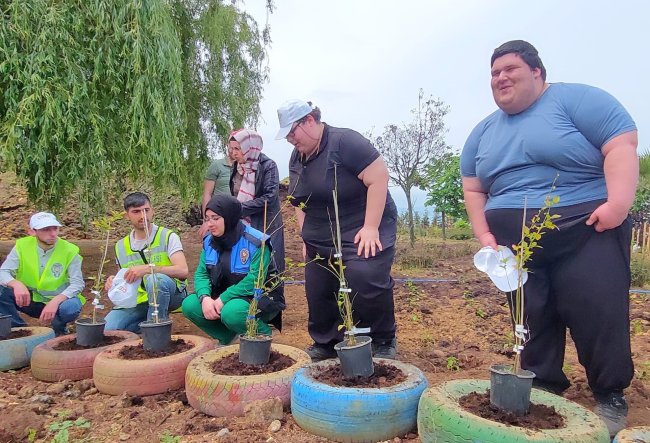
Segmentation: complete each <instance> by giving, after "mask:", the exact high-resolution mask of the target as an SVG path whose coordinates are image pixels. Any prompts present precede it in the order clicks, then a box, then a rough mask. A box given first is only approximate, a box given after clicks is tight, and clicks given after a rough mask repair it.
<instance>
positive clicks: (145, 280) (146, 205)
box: [105, 192, 188, 333]
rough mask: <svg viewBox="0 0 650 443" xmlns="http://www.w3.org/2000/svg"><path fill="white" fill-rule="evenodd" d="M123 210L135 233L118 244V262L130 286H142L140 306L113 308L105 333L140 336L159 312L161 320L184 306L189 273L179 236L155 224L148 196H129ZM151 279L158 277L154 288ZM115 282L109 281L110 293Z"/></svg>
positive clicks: (135, 194)
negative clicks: (149, 321)
mask: <svg viewBox="0 0 650 443" xmlns="http://www.w3.org/2000/svg"><path fill="white" fill-rule="evenodd" d="M124 210H125V211H126V218H127V219H128V220H129V221H130V222H131V226H132V227H133V229H132V230H131V233H130V234H129V235H127V236H126V237H124V238H123V239H121V240H120V241H118V242H117V243H116V244H115V258H116V260H117V264H118V265H119V266H120V268H123V269H127V271H126V273H125V274H124V280H125V281H126V282H127V283H134V282H136V281H141V283H140V286H139V288H138V296H137V305H136V306H135V307H133V308H113V310H111V312H109V313H108V315H107V316H106V327H105V329H106V330H115V329H119V330H125V331H131V332H136V333H137V332H140V325H139V324H140V322H142V321H145V320H151V319H152V317H153V314H154V312H155V311H156V310H157V311H158V318H159V319H161V320H162V319H165V318H167V317H168V316H169V314H168V313H169V311H173V310H175V309H177V308H179V307H180V306H181V304H182V303H183V299H184V298H185V297H186V295H187V291H186V289H185V288H186V286H187V281H186V279H187V275H188V269H187V261H186V260H185V254H184V253H183V245H182V244H181V240H180V238H179V236H178V234H176V233H174V232H172V231H171V230H170V229H167V228H163V227H161V226H156V225H155V224H153V223H152V218H153V215H154V212H153V209H152V208H151V202H150V200H149V197H148V196H147V195H146V194H144V193H142V192H133V193H131V194H129V195H127V196H126V197H125V198H124ZM152 270H153V273H152ZM152 275H155V285H154V279H153V278H152ZM113 278H114V276H110V277H108V278H107V279H106V285H105V288H106V290H107V291H108V290H109V289H110V288H111V285H112V283H113ZM154 288H155V290H156V294H155V295H156V296H155V297H154V296H153V295H154ZM154 301H155V303H154Z"/></svg>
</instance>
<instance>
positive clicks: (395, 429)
mask: <svg viewBox="0 0 650 443" xmlns="http://www.w3.org/2000/svg"><path fill="white" fill-rule="evenodd" d="M374 360H375V362H376V363H377V362H381V363H384V364H387V365H391V366H395V367H397V368H398V369H400V370H402V371H403V372H404V373H405V374H406V375H407V378H406V380H405V381H403V382H402V383H399V384H397V385H395V386H391V387H388V388H381V389H378V388H346V387H334V386H329V385H326V384H324V383H321V382H318V381H316V380H315V379H314V378H313V377H312V376H311V373H312V371H313V370H314V369H317V368H318V369H320V368H325V367H328V366H334V365H338V364H339V363H338V360H324V361H321V362H318V363H312V364H310V365H308V366H307V367H305V368H303V369H300V370H299V371H298V372H297V373H296V376H295V377H294V379H293V383H292V384H291V414H292V415H293V418H294V420H295V421H296V423H298V425H299V426H300V427H301V428H303V429H304V430H305V431H307V432H309V433H311V434H314V435H318V436H321V437H327V438H329V439H331V440H336V441H340V442H375V441H381V440H389V439H392V438H394V437H399V436H403V435H405V434H407V433H409V432H410V431H412V430H413V429H415V424H416V416H417V407H418V400H419V399H420V396H421V395H422V392H423V391H424V390H425V389H426V387H427V379H426V378H425V376H424V374H423V373H422V371H420V370H419V369H418V368H416V367H415V366H413V365H409V364H407V363H403V362H399V361H396V360H386V359H381V358H375V359H374Z"/></svg>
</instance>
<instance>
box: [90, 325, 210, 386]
mask: <svg viewBox="0 0 650 443" xmlns="http://www.w3.org/2000/svg"><path fill="white" fill-rule="evenodd" d="M178 338H182V339H183V340H185V341H186V342H189V343H192V344H193V345H194V347H193V348H192V349H190V350H187V351H185V352H181V353H179V354H173V355H168V356H166V357H160V358H150V359H147V360H123V359H121V358H119V357H118V354H119V352H120V349H121V348H122V347H124V346H126V345H134V344H137V343H141V340H138V341H135V342H133V341H129V342H124V343H118V344H115V345H112V346H109V347H108V348H106V350H104V351H103V352H100V353H99V355H98V356H97V357H96V358H95V363H94V364H93V381H94V382H95V387H96V388H97V389H98V390H99V392H102V393H104V394H110V395H121V394H122V393H124V392H126V393H127V394H129V395H153V394H161V393H163V392H165V391H167V390H170V389H179V388H182V387H183V385H184V384H185V370H186V369H187V365H188V364H189V363H190V361H191V360H192V359H193V358H194V357H196V356H198V355H200V354H203V353H204V352H206V351H208V350H210V349H213V348H214V345H215V343H216V342H215V341H214V340H212V339H210V338H205V337H199V336H196V335H172V340H174V339H178Z"/></svg>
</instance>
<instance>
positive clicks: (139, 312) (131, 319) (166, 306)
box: [104, 274, 187, 333]
mask: <svg viewBox="0 0 650 443" xmlns="http://www.w3.org/2000/svg"><path fill="white" fill-rule="evenodd" d="M144 281H145V288H146V290H147V294H149V302H151V301H152V297H151V294H152V293H153V284H152V283H153V280H152V279H151V276H145V278H144ZM156 289H157V291H158V297H157V301H158V318H159V319H161V320H162V319H165V318H168V317H169V311H173V310H174V309H177V308H178V307H180V305H181V303H183V299H184V298H185V296H186V295H187V291H186V290H185V288H184V287H183V288H181V289H179V288H177V287H176V281H175V280H174V279H173V278H170V277H167V276H166V275H164V274H156ZM149 302H147V303H140V304H139V305H137V306H136V307H135V308H125V309H113V310H112V311H111V312H109V313H108V315H106V326H105V328H104V329H105V330H106V331H112V330H121V331H131V332H135V333H140V322H143V321H145V320H151V318H152V316H153V311H154V307H153V306H151V305H150V304H149Z"/></svg>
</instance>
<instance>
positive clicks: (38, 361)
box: [31, 331, 139, 381]
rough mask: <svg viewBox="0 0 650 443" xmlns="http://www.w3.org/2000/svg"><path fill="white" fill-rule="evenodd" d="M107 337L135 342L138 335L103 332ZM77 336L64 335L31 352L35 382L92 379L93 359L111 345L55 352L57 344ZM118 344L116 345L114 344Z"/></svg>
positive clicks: (125, 332) (122, 332) (127, 332)
mask: <svg viewBox="0 0 650 443" xmlns="http://www.w3.org/2000/svg"><path fill="white" fill-rule="evenodd" d="M104 335H106V336H109V337H120V338H121V339H122V340H123V341H124V340H137V339H138V338H139V337H138V334H134V333H133V332H129V331H105V332H104ZM76 338H77V335H76V334H72V335H64V336H61V337H57V338H53V339H52V340H48V341H46V342H44V343H41V344H40V345H38V346H36V347H35V348H34V351H33V352H32V360H31V367H32V375H33V376H34V378H36V379H37V380H43V381H62V380H83V379H85V378H93V363H94V361H95V357H97V355H98V354H99V353H100V352H102V351H104V350H105V349H106V348H108V347H109V346H111V345H106V346H100V347H97V348H90V349H79V350H74V351H57V350H56V349H54V348H55V347H56V346H57V345H58V344H59V343H62V342H66V341H70V340H71V339H72V340H76ZM115 344H118V343H115Z"/></svg>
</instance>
